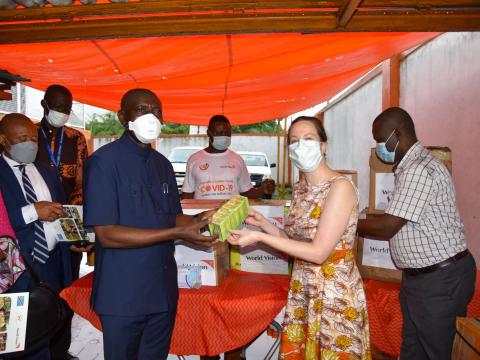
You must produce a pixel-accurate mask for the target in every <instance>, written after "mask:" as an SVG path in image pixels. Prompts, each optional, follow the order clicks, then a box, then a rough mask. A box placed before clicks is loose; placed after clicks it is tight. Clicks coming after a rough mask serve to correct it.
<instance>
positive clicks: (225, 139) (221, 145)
mask: <svg viewBox="0 0 480 360" xmlns="http://www.w3.org/2000/svg"><path fill="white" fill-rule="evenodd" d="M231 143H232V138H231V137H230V136H214V137H213V142H212V146H213V147H214V148H215V149H217V150H219V151H223V150H227V149H228V147H229V146H230V144H231Z"/></svg>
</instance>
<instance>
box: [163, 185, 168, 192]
mask: <svg viewBox="0 0 480 360" xmlns="http://www.w3.org/2000/svg"><path fill="white" fill-rule="evenodd" d="M163 193H164V194H168V183H163Z"/></svg>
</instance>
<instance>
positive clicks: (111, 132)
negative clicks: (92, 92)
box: [86, 112, 125, 136]
mask: <svg viewBox="0 0 480 360" xmlns="http://www.w3.org/2000/svg"><path fill="white" fill-rule="evenodd" d="M86 129H87V130H90V131H91V133H92V136H120V135H121V134H122V133H123V131H124V130H125V129H124V127H123V126H122V124H120V121H118V118H117V114H116V113H114V112H109V113H106V114H103V115H99V114H93V116H92V117H91V118H90V121H88V122H87V123H86Z"/></svg>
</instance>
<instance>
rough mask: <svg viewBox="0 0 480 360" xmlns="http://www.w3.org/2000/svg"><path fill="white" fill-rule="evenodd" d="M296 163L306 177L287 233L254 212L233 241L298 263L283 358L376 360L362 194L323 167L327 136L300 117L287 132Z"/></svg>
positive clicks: (285, 325) (297, 188)
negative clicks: (361, 233)
mask: <svg viewBox="0 0 480 360" xmlns="http://www.w3.org/2000/svg"><path fill="white" fill-rule="evenodd" d="M288 141H289V151H290V158H291V160H292V161H293V163H294V164H295V166H297V167H298V168H299V170H300V171H301V172H302V173H303V176H302V179H301V180H300V181H299V182H298V183H297V184H295V186H294V190H293V200H292V204H291V208H290V212H289V214H288V217H287V220H286V223H285V230H284V231H282V230H280V229H279V228H277V227H276V226H274V225H273V224H271V223H270V222H269V221H268V220H267V219H266V218H264V217H263V216H262V215H261V214H259V213H258V212H256V211H254V210H253V209H251V210H250V213H249V217H248V219H247V223H248V224H251V225H255V226H258V227H259V228H261V229H262V230H263V232H259V231H251V230H234V231H232V235H231V236H230V238H229V242H230V243H232V244H234V245H239V246H248V245H250V244H253V243H256V242H263V243H265V244H267V245H269V246H271V247H273V248H275V249H278V250H281V251H283V252H285V253H287V254H290V255H292V256H294V257H295V264H294V268H293V273H292V280H291V282H290V291H289V293H288V301H287V307H286V312H285V320H284V323H283V333H282V343H281V346H280V355H279V358H280V359H285V360H293V359H295V360H297V359H322V360H323V359H328V360H330V359H331V360H336V359H339V360H343V359H361V360H363V359H371V356H370V339H369V330H368V316H367V303H366V299H365V291H364V287H363V283H362V279H361V277H360V274H359V272H358V269H357V266H356V264H355V261H354V258H353V245H354V239H355V232H356V227H357V220H358V194H357V190H356V188H355V186H354V185H353V183H352V182H351V181H350V180H349V179H348V178H346V177H344V176H342V175H340V174H339V173H337V172H335V171H333V170H331V169H330V168H329V167H328V165H327V163H326V161H325V151H326V141H327V136H326V134H325V130H324V129H323V126H322V124H321V123H320V121H319V120H318V119H317V118H313V117H305V116H302V117H299V118H297V119H295V121H293V122H292V124H291V126H290V129H289V133H288Z"/></svg>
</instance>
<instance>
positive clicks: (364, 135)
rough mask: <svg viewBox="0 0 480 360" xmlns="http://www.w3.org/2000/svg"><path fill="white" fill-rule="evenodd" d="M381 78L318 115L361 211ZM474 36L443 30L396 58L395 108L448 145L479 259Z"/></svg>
mask: <svg viewBox="0 0 480 360" xmlns="http://www.w3.org/2000/svg"><path fill="white" fill-rule="evenodd" d="M381 86H382V83H381V77H377V78H375V79H373V80H371V81H370V82H368V83H367V84H366V85H365V86H363V87H362V88H360V89H358V90H357V91H355V92H354V93H352V94H350V95H349V96H347V97H346V98H344V99H343V100H342V101H340V102H339V103H337V104H336V105H335V106H333V107H332V108H330V109H328V110H327V111H326V112H325V127H326V131H327V135H328V136H329V145H328V150H327V159H328V161H329V164H330V165H331V166H332V167H333V168H337V169H338V168H344V169H353V170H357V171H358V173H359V177H358V180H359V191H360V206H361V208H363V207H365V206H367V204H368V193H369V188H368V184H369V164H368V157H369V149H370V148H371V147H373V146H374V145H375V142H374V141H373V139H372V137H371V124H372V121H373V119H374V118H375V117H376V116H377V115H378V114H379V113H380V112H381V106H382V101H381V98H382V88H381ZM479 94H480V33H478V32H477V33H474V32H470V33H445V34H443V35H441V36H439V37H437V38H436V39H434V40H432V41H430V42H429V43H427V44H426V45H424V46H423V47H421V48H419V49H417V50H416V51H415V52H413V53H411V54H410V55H409V56H408V57H407V58H406V59H405V60H404V61H402V63H401V68H400V106H401V107H403V108H404V109H405V110H407V111H408V112H409V113H410V114H411V115H412V117H413V119H414V121H415V126H416V129H417V135H418V138H419V140H420V141H421V142H422V143H423V144H424V145H432V146H448V147H449V148H450V149H451V150H452V156H453V181H454V184H455V188H456V194H457V200H458V206H459V209H460V213H461V216H462V219H463V222H464V224H465V234H466V238H467V241H468V244H469V248H470V250H471V251H472V252H473V254H474V256H475V258H476V259H477V262H478V263H479V264H480V241H479V240H480V235H479V234H480V221H479V214H480V196H478V195H477V194H476V191H478V189H480V161H479V159H478V154H479V153H480V140H479V139H480V101H479Z"/></svg>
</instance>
